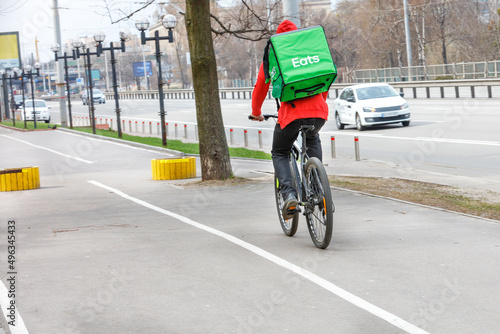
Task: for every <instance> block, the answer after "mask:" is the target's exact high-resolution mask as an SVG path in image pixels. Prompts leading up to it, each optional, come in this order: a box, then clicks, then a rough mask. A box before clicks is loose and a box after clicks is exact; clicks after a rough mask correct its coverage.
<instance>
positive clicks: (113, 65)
mask: <svg viewBox="0 0 500 334" xmlns="http://www.w3.org/2000/svg"><path fill="white" fill-rule="evenodd" d="M96 36H97V37H98V38H97V39H96V42H97V43H98V44H97V52H99V53H102V52H103V51H110V54H111V71H112V72H113V94H114V98H115V112H116V122H117V129H118V137H119V138H122V125H121V120H120V102H119V96H118V81H117V79H116V58H115V50H120V51H121V52H125V42H126V41H129V40H130V36H129V35H128V34H127V33H125V32H120V46H119V47H115V46H113V42H110V43H109V47H107V48H104V47H103V46H102V42H103V41H104V39H105V35H104V33H100V34H97V33H96V35H94V38H95V37H96ZM101 37H102V40H100V38H101ZM98 39H99V40H98Z"/></svg>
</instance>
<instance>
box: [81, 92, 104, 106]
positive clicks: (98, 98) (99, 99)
mask: <svg viewBox="0 0 500 334" xmlns="http://www.w3.org/2000/svg"><path fill="white" fill-rule="evenodd" d="M92 96H93V98H94V103H99V104H101V103H106V96H105V95H104V94H103V93H102V92H101V91H100V90H99V89H92ZM82 102H83V105H86V104H89V99H88V98H87V91H84V92H83V94H82Z"/></svg>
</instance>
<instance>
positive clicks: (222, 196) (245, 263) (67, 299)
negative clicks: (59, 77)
mask: <svg viewBox="0 0 500 334" xmlns="http://www.w3.org/2000/svg"><path fill="white" fill-rule="evenodd" d="M12 136H15V137H16V138H17V139H20V140H24V141H28V142H31V143H37V145H40V144H45V143H47V144H46V145H47V146H48V147H50V148H51V149H54V150H59V149H61V148H64V147H65V146H64V145H69V147H78V145H80V146H82V145H83V144H82V141H85V140H89V139H86V138H84V137H74V136H70V135H67V134H62V133H57V132H54V133H50V134H44V135H43V138H42V135H39V134H34V133H30V134H26V135H25V134H15V135H12ZM46 137H48V138H46ZM6 139H9V138H6ZM89 141H91V140H89ZM5 142H6V141H5V140H4V138H2V144H1V145H0V150H1V152H0V153H1V154H2V156H10V158H9V163H12V164H16V166H17V165H18V164H22V165H26V163H31V162H34V161H35V160H36V162H37V164H38V165H40V168H41V181H42V187H41V188H40V189H38V190H33V191H23V192H12V193H8V194H7V193H3V194H2V195H3V196H2V198H4V199H3V200H2V202H3V203H2V205H3V206H4V204H5V206H4V207H6V208H7V210H5V211H4V210H2V211H4V212H5V213H4V214H5V216H4V214H2V216H3V217H5V218H3V219H4V220H5V219H11V218H15V219H16V220H18V221H19V224H18V226H21V227H20V231H19V240H20V241H19V242H20V247H19V248H20V261H22V262H21V264H20V267H21V269H20V273H21V276H20V281H19V289H20V291H19V293H20V298H19V304H18V305H19V310H20V312H22V315H23V318H24V320H25V323H26V327H27V329H28V330H29V331H30V332H33V333H38V332H40V333H43V332H61V333H64V332H68V333H77V332H104V331H105V332H107V333H114V332H117V333H118V332H120V333H129V332H130V333H132V332H137V331H141V332H145V333H156V332H168V333H175V332H192V333H197V332H204V333H220V332H231V333H235V332H242V333H251V332H254V333H276V332H291V333H303V332H308V331H310V330H311V328H315V331H316V332H319V333H331V332H332V331H333V332H339V333H357V332H371V333H399V332H404V331H403V330H401V329H399V328H398V327H396V326H394V325H393V324H391V323H389V322H387V321H385V320H381V319H380V317H378V316H376V315H373V314H372V313H370V312H367V311H366V310H364V309H361V308H359V307H358V306H354V305H353V304H352V303H351V302H347V301H345V300H344V299H341V298H339V297H338V295H337V294H334V293H331V291H329V290H327V289H325V288H324V287H321V286H320V285H318V284H317V283H313V282H312V281H311V280H310V279H307V278H306V277H305V276H304V275H299V274H297V273H294V272H292V271H290V268H286V267H283V266H280V265H277V264H276V262H272V261H271V260H270V259H269V258H266V257H265V256H262V255H261V254H259V253H260V251H258V252H257V253H256V252H252V251H251V250H249V249H248V248H244V247H242V246H241V244H238V243H234V242H231V241H230V240H228V239H225V238H222V237H221V235H217V234H214V233H211V232H210V231H211V230H210V231H209V230H207V229H200V228H199V227H198V226H195V225H196V224H195V225H193V224H186V221H183V220H186V219H188V220H191V221H193V222H195V223H197V224H201V225H203V226H207V228H208V229H214V230H216V231H220V233H223V234H225V235H226V234H227V235H229V236H231V237H233V238H236V239H238V240H241V241H242V242H245V243H248V244H249V245H253V246H254V247H258V248H259V249H261V250H263V251H264V252H267V253H269V254H271V255H272V256H276V257H278V258H279V259H281V260H283V261H286V262H288V263H291V264H294V265H298V266H299V267H301V268H303V269H305V270H307V271H308V272H311V273H312V274H314V275H316V276H318V277H320V278H322V279H325V280H326V281H327V282H330V283H332V284H334V285H336V286H338V287H342V288H343V289H345V290H347V291H349V292H351V293H353V294H354V295H355V296H357V297H360V298H361V299H362V300H363V301H364V302H366V303H369V304H371V305H376V306H377V307H380V308H381V309H382V310H386V311H388V312H392V314H394V315H395V316H396V317H395V318H397V317H401V318H402V319H405V320H406V321H410V322H413V324H415V325H419V326H422V327H424V329H425V330H428V331H429V332H434V331H433V329H435V330H438V329H439V330H438V331H437V332H449V333H453V332H456V330H457V328H458V327H454V326H457V325H456V324H455V323H456V318H457V316H459V318H460V319H464V320H463V323H460V324H459V326H460V327H459V328H462V329H463V328H465V329H469V328H470V329H471V330H472V327H474V328H475V329H477V328H478V326H486V327H485V329H488V328H492V327H489V326H488V325H491V326H494V325H495V320H491V318H490V320H489V324H488V321H487V319H488V318H487V315H488V314H489V313H491V312H493V309H494V308H493V307H492V308H490V307H485V306H484V305H483V304H482V303H481V299H480V298H478V295H481V294H482V295H483V296H484V295H486V294H487V293H488V290H489V289H488V288H484V287H481V285H480V284H473V283H474V277H475V275H477V274H478V273H481V271H482V275H481V277H482V279H483V282H484V281H488V279H490V278H491V276H492V275H494V274H495V270H493V269H491V268H490V269H489V270H486V269H485V268H484V267H483V266H482V264H483V263H482V262H477V261H476V260H475V258H476V255H481V256H482V257H483V258H484V261H487V260H492V259H491V256H493V255H495V253H494V251H495V248H494V247H493V244H494V240H495V238H496V240H498V238H497V237H498V228H497V225H495V224H489V223H485V222H482V221H476V220H474V219H471V218H467V217H463V216H457V215H454V214H449V213H443V212H436V211H434V210H429V209H426V208H421V207H415V206H411V205H402V204H400V203H396V202H392V201H387V200H383V199H376V198H372V197H367V196H362V195H359V194H354V193H349V192H339V191H334V197H335V199H336V204H337V210H338V211H337V214H336V215H335V220H334V236H333V241H332V245H331V247H330V248H329V249H328V250H326V251H321V250H318V249H316V248H314V246H313V245H312V242H311V240H310V238H309V235H308V234H307V231H306V227H305V225H304V219H303V218H302V219H301V225H300V226H299V232H298V233H297V236H296V237H294V238H288V237H285V236H284V235H283V234H282V232H281V228H280V227H279V223H278V221H277V218H276V213H275V207H274V197H273V193H272V184H271V181H270V180H271V178H268V179H269V181H267V180H266V179H265V177H264V180H261V182H256V183H252V184H247V185H245V184H241V185H238V186H232V187H214V188H194V189H182V184H183V182H175V181H168V182H160V181H152V180H151V175H150V163H149V160H150V159H151V158H158V157H159V155H160V154H159V153H157V152H146V151H142V150H138V149H130V148H127V147H125V146H117V145H114V144H109V143H106V142H101V143H100V144H99V145H100V146H99V148H96V149H94V150H92V152H90V153H88V154H86V155H85V156H84V157H83V154H80V158H84V159H86V160H88V161H92V164H85V163H82V162H80V163H79V164H78V165H75V166H70V168H69V169H64V171H65V173H63V174H62V175H61V173H60V172H56V171H57V169H54V168H53V166H54V162H59V163H61V164H63V165H64V164H67V160H66V159H71V158H67V157H64V156H61V155H56V154H53V153H52V152H47V151H43V150H42V149H39V148H36V147H33V146H30V145H26V144H25V143H23V142H20V141H19V140H17V141H16V140H11V141H10V143H9V144H8V145H5ZM90 144H91V145H97V144H95V143H90ZM85 145H87V144H85ZM82 147H83V146H82ZM21 150H22V151H23V154H18V155H17V156H15V157H13V156H12V154H10V153H12V152H21ZM81 152H84V151H81ZM81 152H80V153H81ZM4 153H5V154H6V155H4ZM66 153H68V152H65V154H66ZM68 155H69V154H68ZM75 164H76V163H75ZM252 164H254V163H253V162H249V161H243V162H242V161H240V160H233V168H234V169H235V170H236V174H237V175H238V171H240V172H241V173H242V174H245V175H247V176H248V175H250V174H251V172H249V171H251V170H252V168H251V166H249V165H252ZM254 165H258V167H257V169H258V170H269V164H265V163H255V164H254ZM2 167H3V166H2ZM4 168H5V167H4ZM47 171H50V172H47ZM257 175H259V176H260V177H262V175H265V174H257ZM89 181H92V182H89ZM6 195H7V196H6ZM123 195H126V196H123ZM131 199H134V200H131ZM135 200H137V201H142V202H144V203H147V205H141V204H140V203H139V202H137V201H135ZM155 208H159V210H156V209H155ZM162 210H165V211H168V212H170V213H175V214H178V215H180V216H182V217H183V218H182V219H181V220H179V217H175V216H173V215H168V214H167V215H166V214H165V213H164V212H162ZM7 217H8V218H7ZM2 242H3V240H2ZM457 242H458V244H459V245H460V244H462V245H464V246H456V245H457ZM497 251H498V250H497ZM281 260H277V261H281ZM475 262H476V263H475ZM490 263H494V260H493V262H491V261H490ZM461 266H464V267H466V268H468V269H470V270H465V269H464V272H462V271H461V270H462V269H463V268H461ZM497 267H498V266H497ZM307 275H308V274H307ZM307 275H306V276H307ZM492 285H494V283H493V282H490V285H488V286H492ZM490 293H493V291H491V292H490ZM472 306H474V307H475V308H476V309H477V307H479V309H481V310H482V312H481V314H484V316H483V315H481V316H480V317H479V318H475V317H476V316H477V315H478V313H479V312H474V313H472V314H471V312H468V311H470V310H472ZM492 318H494V317H492ZM467 321H468V322H467ZM466 323H468V324H469V325H468V326H469V327H467V326H465V327H464V325H465V324H466ZM407 332H409V331H407ZM410 332H411V331H410ZM460 332H463V333H465V332H471V333H472V332H474V331H467V330H460ZM485 332H487V331H485Z"/></svg>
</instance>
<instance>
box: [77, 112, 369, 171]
mask: <svg viewBox="0 0 500 334" xmlns="http://www.w3.org/2000/svg"><path fill="white" fill-rule="evenodd" d="M73 118H74V124H75V126H90V122H89V119H88V117H83V116H76V115H75V116H73ZM122 122H123V126H122V130H123V133H127V134H130V135H139V136H156V137H159V136H160V125H161V123H160V122H152V121H148V122H149V129H148V127H147V126H146V124H147V123H146V121H142V120H140V122H142V127H139V126H138V123H139V121H137V120H134V119H130V120H129V119H127V120H122ZM127 122H128V124H129V126H128V129H127V128H126V127H125V125H126V123H127ZM100 123H103V124H99V125H98V126H96V127H101V128H104V129H106V128H107V127H108V126H109V129H110V130H114V131H116V130H117V129H114V128H113V124H116V123H113V119H112V118H109V119H108V118H105V119H102V122H100ZM133 123H134V124H135V131H134V127H133V126H132V124H133ZM154 123H156V134H153V129H152V127H153V124H154ZM180 126H182V127H183V128H184V134H183V135H181V134H180V133H179V130H178V128H179V127H180ZM165 129H166V135H167V138H169V139H177V140H179V139H182V140H190V141H192V142H198V127H197V125H196V123H189V122H187V123H177V122H176V123H174V131H173V132H174V133H173V135H174V137H173V138H172V137H170V134H169V131H168V122H166V123H165ZM225 130H226V139H227V141H228V145H229V146H230V147H246V148H251V149H260V150H269V149H270V148H271V145H272V138H273V131H274V129H272V128H250V129H247V128H245V127H238V126H236V127H235V126H231V127H229V126H228V127H225ZM264 133H265V135H264ZM330 139H331V157H332V158H336V155H337V154H336V148H335V136H331V137H330ZM354 145H355V154H356V160H357V161H359V160H360V158H359V139H357V137H355V141H354Z"/></svg>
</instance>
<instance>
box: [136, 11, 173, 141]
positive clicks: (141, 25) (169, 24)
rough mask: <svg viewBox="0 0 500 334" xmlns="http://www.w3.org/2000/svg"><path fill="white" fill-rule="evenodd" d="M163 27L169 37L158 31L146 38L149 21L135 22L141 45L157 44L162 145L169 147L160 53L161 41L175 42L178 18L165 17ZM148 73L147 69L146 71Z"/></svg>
mask: <svg viewBox="0 0 500 334" xmlns="http://www.w3.org/2000/svg"><path fill="white" fill-rule="evenodd" d="M161 23H162V24H163V26H164V27H165V28H167V29H168V36H161V37H160V34H159V32H158V30H156V31H155V35H154V37H146V33H145V30H146V29H148V27H149V21H148V20H147V19H146V18H141V19H138V20H137V21H136V22H135V26H136V28H137V29H138V30H139V31H140V32H141V44H142V45H145V44H146V42H147V41H154V42H155V51H156V66H157V68H158V97H159V99H160V119H161V143H162V145H163V146H167V132H166V126H165V115H166V113H165V106H164V101H163V99H164V95H163V76H162V73H161V51H160V40H168V42H169V43H173V42H174V36H173V32H172V29H173V28H175V26H176V25H177V18H176V17H175V16H173V15H171V14H168V15H165V16H164V17H163V19H162V22H161ZM144 71H146V69H144Z"/></svg>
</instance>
